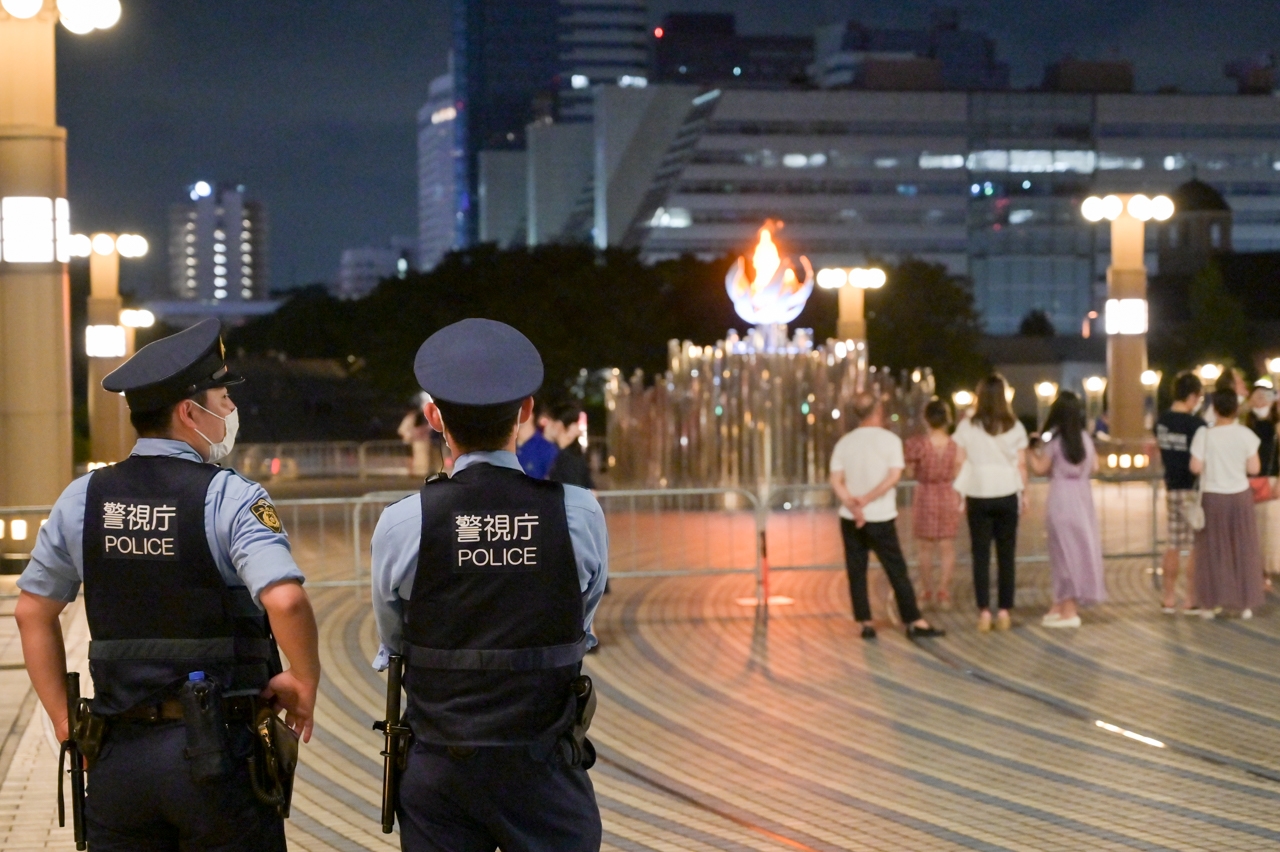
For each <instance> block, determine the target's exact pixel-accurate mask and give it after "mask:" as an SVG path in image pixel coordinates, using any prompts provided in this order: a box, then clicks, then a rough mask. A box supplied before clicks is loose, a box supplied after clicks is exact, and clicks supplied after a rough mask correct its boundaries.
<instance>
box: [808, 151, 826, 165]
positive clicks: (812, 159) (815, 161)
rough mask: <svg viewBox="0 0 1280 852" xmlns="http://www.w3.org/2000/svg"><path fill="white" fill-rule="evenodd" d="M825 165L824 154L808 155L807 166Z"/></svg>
mask: <svg viewBox="0 0 1280 852" xmlns="http://www.w3.org/2000/svg"><path fill="white" fill-rule="evenodd" d="M826 164H827V155H826V154H821V153H819V154H810V155H809V165H810V166H813V167H817V166H825V165H826Z"/></svg>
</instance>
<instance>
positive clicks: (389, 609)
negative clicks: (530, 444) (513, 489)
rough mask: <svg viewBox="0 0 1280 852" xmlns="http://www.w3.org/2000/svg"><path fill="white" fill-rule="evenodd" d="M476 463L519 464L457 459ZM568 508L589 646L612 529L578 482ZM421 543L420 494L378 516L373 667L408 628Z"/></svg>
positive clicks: (502, 454) (492, 455)
mask: <svg viewBox="0 0 1280 852" xmlns="http://www.w3.org/2000/svg"><path fill="white" fill-rule="evenodd" d="M473 464H491V465H493V466H494V467H506V468H510V469H512V470H520V469H521V468H520V462H519V461H518V460H517V459H516V454H515V453H509V452H506V451H505V450H503V451H499V452H485V453H467V454H466V455H465V456H462V457H461V458H459V459H458V460H457V461H456V462H454V464H453V472H454V473H455V474H457V473H460V472H462V471H464V470H466V469H467V468H469V467H471V465H473ZM564 514H565V518H566V519H567V520H568V522H569V539H570V541H571V542H572V543H573V556H574V559H575V560H576V562H577V563H578V587H579V588H580V589H581V590H582V611H583V614H584V618H583V624H582V627H583V629H584V630H586V632H587V647H588V648H592V647H594V646H595V644H596V637H595V636H594V635H593V634H592V633H591V621H592V619H594V618H595V614H596V608H597V607H598V606H600V598H601V597H602V596H603V595H604V584H605V581H606V580H608V578H609V530H608V528H606V527H605V522H604V511H603V510H601V508H600V503H599V502H597V501H596V498H595V495H594V494H592V493H591V492H590V491H588V490H587V489H585V488H579V487H577V486H576V485H566V486H564ZM421 543H422V501H421V499H419V496H418V495H416V494H415V495H413V496H412V497H406V498H405V499H403V500H401V501H400V502H399V503H392V504H391V505H390V506H388V507H387V508H386V510H385V511H383V513H382V517H380V518H379V519H378V526H377V527H376V528H375V529H374V531H373V615H374V618H375V620H376V621H377V624H378V637H379V638H380V639H381V640H382V646H381V647H380V648H379V649H378V655H377V656H376V657H374V660H373V667H374V668H375V669H377V670H378V671H382V670H383V669H385V668H386V667H387V657H389V656H390V655H391V654H393V653H399V651H400V634H401V631H402V630H403V629H404V604H405V601H407V600H409V595H410V593H411V592H412V591H413V578H414V575H416V574H417V573H418V548H419V547H420V546H421Z"/></svg>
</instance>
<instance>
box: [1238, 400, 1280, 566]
mask: <svg viewBox="0 0 1280 852" xmlns="http://www.w3.org/2000/svg"><path fill="white" fill-rule="evenodd" d="M1244 425H1246V426H1248V427H1249V428H1250V429H1252V430H1253V433H1254V434H1255V435H1257V436H1258V440H1259V441H1261V442H1262V443H1260V444H1259V445H1258V458H1259V459H1260V460H1261V461H1262V472H1261V473H1260V474H1259V475H1258V476H1257V477H1254V478H1253V479H1252V480H1251V483H1250V484H1251V486H1252V487H1254V488H1255V491H1254V500H1255V501H1256V503H1255V507H1256V508H1255V511H1256V513H1257V515H1258V540H1259V542H1260V544H1261V547H1262V560H1263V563H1264V564H1263V568H1264V569H1265V571H1264V574H1265V575H1266V576H1268V577H1269V576H1270V575H1272V574H1275V573H1277V572H1278V571H1280V564H1277V561H1278V560H1280V553H1277V552H1276V548H1275V547H1273V546H1272V544H1273V540H1274V539H1275V535H1276V531H1277V530H1280V518H1277V509H1280V501H1277V500H1276V499H1275V498H1276V496H1277V495H1276V482H1275V477H1276V476H1277V475H1280V452H1277V449H1280V447H1278V446H1277V441H1276V435H1277V430H1278V429H1280V412H1278V411H1277V407H1276V392H1275V390H1274V389H1273V388H1272V386H1271V380H1270V379H1259V380H1258V381H1256V382H1254V384H1253V392H1252V393H1251V394H1249V410H1248V411H1247V412H1245V415H1244ZM1268 587H1270V581H1268Z"/></svg>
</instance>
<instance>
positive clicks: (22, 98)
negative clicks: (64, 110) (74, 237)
mask: <svg viewBox="0 0 1280 852" xmlns="http://www.w3.org/2000/svg"><path fill="white" fill-rule="evenodd" d="M119 16H120V3H119V0H76V2H72V0H61V2H59V3H56V4H55V3H54V2H53V0H0V505H10V506H12V505H41V504H46V503H52V502H53V501H54V500H55V499H57V497H58V494H59V493H60V492H61V491H62V488H63V486H65V485H66V483H67V482H68V481H69V480H70V479H71V340H70V336H71V328H70V325H71V323H70V317H71V310H70V307H71V306H70V287H69V284H68V281H67V267H66V262H67V260H68V259H69V258H70V213H69V209H68V205H67V202H66V196H67V165H66V150H67V149H66V140H67V133H66V130H64V129H63V128H61V127H58V126H57V116H56V106H57V88H56V84H55V62H54V27H55V25H56V24H57V22H58V21H59V20H60V19H61V20H62V22H63V25H64V26H66V27H67V29H69V30H71V31H72V32H77V33H86V32H90V31H91V30H93V29H97V28H105V27H109V26H111V25H112V24H114V23H115V21H116V19H118V18H119Z"/></svg>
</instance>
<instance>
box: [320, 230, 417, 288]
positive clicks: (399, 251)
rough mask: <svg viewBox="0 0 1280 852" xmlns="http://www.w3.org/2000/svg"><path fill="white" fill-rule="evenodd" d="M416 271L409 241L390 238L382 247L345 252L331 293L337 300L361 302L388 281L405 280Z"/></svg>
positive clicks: (415, 262) (414, 253)
mask: <svg viewBox="0 0 1280 852" xmlns="http://www.w3.org/2000/svg"><path fill="white" fill-rule="evenodd" d="M417 268H418V260H417V252H416V250H415V248H414V244H413V241H412V240H408V239H402V238H400V237H393V238H392V239H391V241H390V243H388V244H387V245H385V246H361V247H359V248H349V249H344V250H343V252H342V258H341V260H340V261H339V263H338V279H337V281H336V282H335V283H334V286H333V287H332V288H331V290H330V292H332V293H333V295H334V296H336V297H337V298H339V299H363V298H364V297H365V296H367V295H369V294H370V293H372V292H373V291H374V290H376V289H377V288H378V285H379V284H380V283H382V282H383V281H384V280H386V279H388V278H404V277H406V276H407V275H408V274H409V271H410V270H413V269H417Z"/></svg>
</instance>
